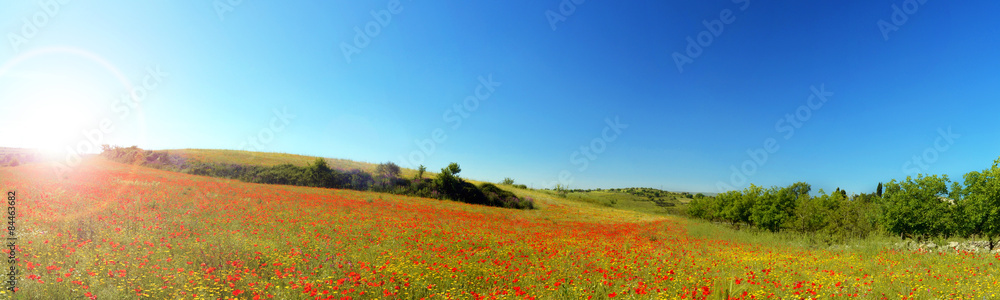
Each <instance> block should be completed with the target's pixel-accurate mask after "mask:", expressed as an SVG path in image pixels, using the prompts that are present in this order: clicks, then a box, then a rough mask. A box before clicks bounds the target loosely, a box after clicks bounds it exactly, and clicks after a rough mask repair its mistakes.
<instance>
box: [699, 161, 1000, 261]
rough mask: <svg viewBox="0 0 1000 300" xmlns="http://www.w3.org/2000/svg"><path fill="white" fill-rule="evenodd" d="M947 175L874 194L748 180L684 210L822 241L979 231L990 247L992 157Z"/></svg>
mask: <svg viewBox="0 0 1000 300" xmlns="http://www.w3.org/2000/svg"><path fill="white" fill-rule="evenodd" d="M963 179H964V180H963V182H957V181H956V182H952V181H951V180H949V179H948V176H947V175H923V174H920V175H918V176H917V177H916V178H913V177H910V176H907V177H906V179H905V180H899V181H897V180H895V179H893V180H892V181H890V182H888V183H886V184H885V185H883V184H882V183H879V184H878V187H877V188H876V191H875V192H874V193H861V194H856V195H852V196H848V195H847V192H846V191H844V190H841V189H840V188H837V190H836V191H834V192H833V193H831V194H827V193H825V192H824V191H823V190H822V189H821V190H820V191H819V194H818V195H817V196H815V197H814V196H810V195H809V191H810V190H811V187H810V185H809V184H807V183H803V182H797V183H794V184H792V185H789V186H787V187H771V188H763V187H760V186H756V185H753V184H751V185H750V187H747V188H746V189H744V190H742V191H729V192H726V193H722V194H718V195H716V196H715V197H703V198H696V199H694V200H692V201H691V203H690V206H689V207H688V214H689V215H690V216H692V217H697V218H702V219H706V220H711V221H717V222H725V223H728V224H730V225H732V226H734V227H737V228H740V227H753V228H758V229H762V230H768V231H772V232H778V231H783V230H791V231H795V232H800V233H809V234H814V235H818V236H821V237H824V238H825V239H826V240H827V241H829V242H838V241H843V240H845V239H847V238H864V237H867V236H868V235H870V234H873V233H880V232H881V233H887V234H893V235H898V236H900V237H902V238H915V239H918V240H923V239H927V238H932V237H944V238H949V237H966V238H971V237H975V238H984V239H986V240H987V241H988V242H989V248H990V250H993V249H994V247H996V245H997V241H996V239H997V237H998V236H1000V159H997V160H995V161H994V162H993V165H992V166H991V167H990V168H987V169H985V170H983V171H973V172H969V173H966V174H965V175H964V176H963Z"/></svg>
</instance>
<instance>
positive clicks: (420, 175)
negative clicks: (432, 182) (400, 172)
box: [413, 165, 427, 181]
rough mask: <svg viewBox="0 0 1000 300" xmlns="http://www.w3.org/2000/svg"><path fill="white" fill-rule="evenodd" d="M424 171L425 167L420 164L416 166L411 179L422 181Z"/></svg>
mask: <svg viewBox="0 0 1000 300" xmlns="http://www.w3.org/2000/svg"><path fill="white" fill-rule="evenodd" d="M424 172H427V167H425V166H424V165H420V167H419V168H417V174H416V175H415V176H413V180H414V181H422V180H423V179H424Z"/></svg>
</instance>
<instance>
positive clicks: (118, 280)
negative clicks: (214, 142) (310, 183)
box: [0, 158, 1000, 299]
mask: <svg viewBox="0 0 1000 300" xmlns="http://www.w3.org/2000/svg"><path fill="white" fill-rule="evenodd" d="M0 188H2V189H4V192H5V193H6V192H7V191H10V190H13V191H16V195H17V199H18V200H17V204H16V211H17V216H16V237H17V241H16V249H15V256H16V257H17V261H16V263H15V265H14V267H16V268H17V270H18V272H19V274H18V275H17V278H18V281H17V282H16V283H15V286H16V292H13V293H11V292H10V291H6V288H7V287H8V286H9V283H5V286H4V289H5V290H4V293H3V295H4V296H13V297H12V298H14V299H425V298H426V299H611V298H614V299H809V298H816V299H825V298H860V299H902V298H907V299H998V298H1000V255H998V254H987V253H968V252H962V251H953V252H922V251H916V252H914V251H896V250H889V249H883V250H878V251H854V250H817V249H806V248H801V247H795V246H791V245H787V246H780V245H764V244H748V243H746V242H739V241H736V240H732V239H723V238H721V237H712V236H711V235H708V236H706V235H693V234H691V233H690V232H689V230H688V228H689V226H692V222H693V221H689V220H686V219H683V218H679V217H664V216H655V215H648V214H642V213H637V212H629V211H621V210H615V209H610V208H601V207H597V206H589V205H583V204H580V203H575V202H572V201H570V200H566V199H559V198H550V197H545V196H544V195H543V194H541V193H538V194H531V195H530V196H532V197H534V198H535V199H536V200H537V201H538V205H539V209H535V210H514V209H503V208H495V207H483V206H476V205H470V204H465V203H460V202H454V201H442V200H434V199H424V198H415V197H407V196H396V195H387V194H378V193H371V192H359V191H349V190H335V189H322V188H308V187H292V186H279V185H265V184H250V183H242V182H237V181H233V180H223V179H216V178H209V177H202V176H193V175H186V174H180V173H172V172H167V171H160V170H154V169H148V168H143V167H136V166H130V165H124V164H119V163H114V162H110V161H107V160H104V159H100V158H89V159H86V160H84V162H83V163H82V164H81V165H80V166H79V167H77V168H76V170H75V171H74V172H73V173H70V174H69V175H68V177H65V178H57V177H56V175H55V173H54V172H53V171H52V168H51V166H49V165H47V164H44V163H32V164H25V165H20V166H17V167H7V168H0ZM518 193H532V192H530V191H527V192H526V191H518ZM717 230H720V231H721V230H728V229H725V228H722V227H718V228H717ZM9 251H10V250H9V249H8V250H5V253H7V254H9ZM5 256H6V255H5ZM5 262H6V260H5ZM8 267H9V266H3V268H4V269H5V270H6V269H8Z"/></svg>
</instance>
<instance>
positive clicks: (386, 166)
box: [375, 162, 423, 178]
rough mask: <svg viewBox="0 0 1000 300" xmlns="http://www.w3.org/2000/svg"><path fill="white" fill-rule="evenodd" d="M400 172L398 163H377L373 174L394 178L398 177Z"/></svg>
mask: <svg viewBox="0 0 1000 300" xmlns="http://www.w3.org/2000/svg"><path fill="white" fill-rule="evenodd" d="M401 172H402V171H401V169H400V168H399V165H396V163H394V162H386V163H381V164H378V166H375V175H377V176H382V177H386V178H396V177H399V174H401ZM420 175H423V174H420Z"/></svg>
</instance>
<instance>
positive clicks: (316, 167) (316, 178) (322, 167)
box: [306, 158, 333, 187]
mask: <svg viewBox="0 0 1000 300" xmlns="http://www.w3.org/2000/svg"><path fill="white" fill-rule="evenodd" d="M306 180H308V182H306V185H308V186H318V187H333V170H332V169H330V166H328V165H327V164H326V160H325V159H322V158H317V159H316V161H314V162H313V163H312V164H311V165H309V167H308V168H307V170H306Z"/></svg>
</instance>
